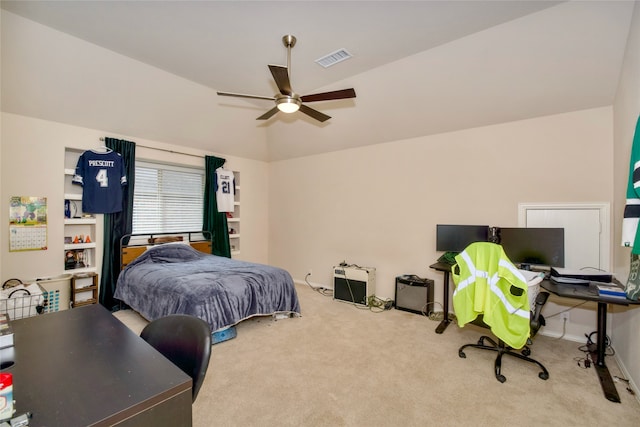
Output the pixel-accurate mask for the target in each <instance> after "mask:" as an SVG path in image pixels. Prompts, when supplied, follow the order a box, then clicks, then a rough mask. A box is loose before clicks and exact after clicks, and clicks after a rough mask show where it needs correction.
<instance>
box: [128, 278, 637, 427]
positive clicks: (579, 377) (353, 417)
mask: <svg viewBox="0 0 640 427" xmlns="http://www.w3.org/2000/svg"><path fill="white" fill-rule="evenodd" d="M297 290H298V295H299V298H300V304H301V307H302V317H299V318H292V319H283V320H277V321H276V320H273V319H272V318H271V317H262V318H254V319H250V320H247V321H245V322H242V323H241V324H239V325H238V326H237V333H238V335H237V337H236V338H234V339H232V340H229V341H226V342H223V343H220V344H216V345H214V346H213V348H212V356H211V362H210V365H209V371H208V372H207V377H206V379H205V382H204V384H203V386H202V388H201V390H200V393H199V395H198V398H197V400H196V402H195V403H194V404H193V424H194V426H196V427H207V426H214V425H215V426H511V425H519V426H541V425H542V426H602V425H615V426H619V427H622V426H637V425H640V404H639V403H638V400H636V397H635V396H633V395H631V394H630V393H629V392H627V390H626V385H625V384H624V383H622V382H618V383H616V387H617V389H618V392H619V393H620V396H621V399H622V403H612V402H610V401H608V400H606V399H605V398H604V395H603V393H602V389H601V387H600V384H599V380H598V377H597V375H596V372H595V370H594V369H593V368H589V369H585V368H583V367H580V366H578V363H577V362H576V360H575V359H576V358H581V357H583V356H584V354H583V353H582V352H581V351H580V350H579V349H578V347H580V344H579V343H575V342H571V341H565V340H558V339H554V338H550V337H545V336H540V335H538V336H537V337H536V338H535V342H534V345H533V347H532V351H533V356H534V357H535V358H537V359H538V360H539V361H540V362H542V363H543V364H544V365H545V366H546V368H547V369H548V370H549V374H550V378H549V380H547V381H543V380H541V379H539V378H538V369H537V368H536V367H535V366H534V365H532V364H529V363H525V362H522V361H519V360H515V359H512V358H505V360H504V361H503V368H502V369H503V370H502V372H503V374H504V375H505V376H506V377H507V381H506V382H505V383H504V384H501V383H499V382H498V381H497V380H496V379H495V376H494V374H493V361H494V358H495V353H493V352H487V351H480V350H474V349H469V350H468V351H467V352H466V353H467V358H466V359H461V358H459V357H458V348H459V347H460V346H461V345H462V344H466V343H471V342H475V341H477V339H478V337H479V336H480V335H481V334H482V333H486V332H487V330H484V329H481V328H477V327H475V326H468V327H465V328H462V329H461V328H459V327H458V326H457V325H456V324H455V323H453V324H451V325H449V327H448V328H447V329H446V331H445V332H444V333H443V334H441V335H439V334H436V333H435V328H436V326H437V324H438V322H435V321H432V320H429V319H428V318H426V317H424V316H421V315H416V314H413V313H408V312H405V311H400V310H389V311H384V312H379V313H375V312H373V311H370V310H368V309H362V308H357V307H356V306H353V305H350V304H347V303H343V302H338V301H334V300H333V299H332V298H331V297H326V296H323V295H321V294H319V293H317V292H314V291H313V290H311V289H310V288H309V287H307V286H306V285H297ZM115 315H116V316H117V317H118V318H120V319H121V320H122V321H123V322H124V323H125V324H127V325H128V326H129V327H130V328H131V329H132V330H134V331H135V332H136V333H139V332H140V330H141V329H142V327H143V326H144V325H145V323H146V322H145V321H144V319H142V318H140V317H139V316H138V315H137V314H136V313H134V312H131V311H121V312H117V313H116V314H115ZM607 365H608V366H609V369H610V371H611V374H612V375H614V376H620V377H621V376H622V374H621V373H620V371H619V369H618V366H617V364H616V362H615V360H614V359H613V358H612V357H608V358H607Z"/></svg>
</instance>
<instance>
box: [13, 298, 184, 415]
mask: <svg viewBox="0 0 640 427" xmlns="http://www.w3.org/2000/svg"><path fill="white" fill-rule="evenodd" d="M11 328H12V329H13V334H14V347H15V357H14V359H15V363H14V364H13V365H12V366H10V367H8V368H5V369H3V371H2V372H11V373H12V374H13V398H14V400H15V406H14V408H15V409H16V415H20V414H23V413H25V412H30V413H31V414H32V416H33V418H32V419H31V420H29V425H30V426H68V427H72V426H113V425H117V426H120V427H124V426H136V427H140V426H154V427H157V426H171V427H175V426H191V422H192V415H191V406H192V397H191V396H192V394H191V377H189V376H188V375H187V374H185V373H184V372H182V370H180V369H179V368H178V367H176V366H175V365H173V364H172V363H171V362H169V360H167V359H166V358H164V357H163V356H162V355H161V354H160V353H158V352H157V351H156V350H155V349H154V348H153V347H151V346H150V345H149V344H147V343H146V342H145V341H144V340H143V339H142V338H140V337H139V336H138V335H136V334H134V333H133V332H132V331H131V330H130V329H129V328H128V327H127V326H125V325H124V324H123V323H122V322H120V320H118V319H116V318H115V317H114V316H113V315H112V314H111V313H110V312H109V311H108V310H107V309H105V308H104V307H103V306H101V305H99V304H94V305H87V306H83V307H78V308H73V309H71V310H64V311H58V312H55V313H48V314H42V315H39V316H34V317H29V318H26V319H20V320H13V321H11Z"/></svg>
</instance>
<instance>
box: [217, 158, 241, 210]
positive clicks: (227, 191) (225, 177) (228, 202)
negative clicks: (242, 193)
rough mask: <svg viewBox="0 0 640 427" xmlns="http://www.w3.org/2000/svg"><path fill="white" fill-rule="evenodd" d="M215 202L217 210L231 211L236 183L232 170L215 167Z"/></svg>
mask: <svg viewBox="0 0 640 427" xmlns="http://www.w3.org/2000/svg"><path fill="white" fill-rule="evenodd" d="M215 184H216V186H215V188H216V203H217V204H218V212H233V203H234V199H235V197H234V196H235V194H236V183H235V179H234V176H233V172H231V171H228V170H225V169H222V168H218V169H216V182H215Z"/></svg>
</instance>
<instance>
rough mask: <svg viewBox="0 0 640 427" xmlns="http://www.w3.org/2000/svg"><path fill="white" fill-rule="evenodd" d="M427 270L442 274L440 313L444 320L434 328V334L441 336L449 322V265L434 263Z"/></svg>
mask: <svg viewBox="0 0 640 427" xmlns="http://www.w3.org/2000/svg"><path fill="white" fill-rule="evenodd" d="M429 268H433V269H434V270H437V271H442V272H443V273H444V288H443V294H444V295H443V298H442V311H443V315H444V318H443V319H442V322H440V324H439V325H438V326H436V334H441V333H443V332H444V330H445V329H447V326H449V323H451V320H449V275H450V274H451V265H449V264H445V263H443V262H436V263H435V264H431V265H430V266H429Z"/></svg>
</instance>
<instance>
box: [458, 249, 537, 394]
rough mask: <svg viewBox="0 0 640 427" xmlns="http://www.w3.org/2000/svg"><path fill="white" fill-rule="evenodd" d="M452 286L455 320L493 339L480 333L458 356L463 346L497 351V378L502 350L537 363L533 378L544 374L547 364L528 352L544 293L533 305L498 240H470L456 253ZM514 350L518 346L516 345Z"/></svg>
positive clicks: (502, 376)
mask: <svg viewBox="0 0 640 427" xmlns="http://www.w3.org/2000/svg"><path fill="white" fill-rule="evenodd" d="M451 274H452V277H453V281H454V284H455V285H456V290H455V291H454V295H453V306H454V310H455V311H456V317H457V319H458V325H459V326H460V327H463V326H464V325H465V324H466V323H473V324H476V325H478V326H482V327H485V328H490V329H491V330H492V332H493V333H494V335H495V336H496V338H497V341H496V340H494V339H492V338H491V337H489V336H486V335H483V336H481V337H480V338H479V340H478V342H477V344H465V345H463V346H462V347H460V349H459V350H458V356H459V357H461V358H466V354H465V353H464V349H465V348H467V347H473V348H479V349H481V350H489V351H495V352H497V353H498V354H497V356H496V360H495V363H494V370H495V376H496V379H497V380H498V381H500V382H501V383H503V382H505V381H506V380H507V379H506V377H505V376H504V375H502V373H501V369H502V356H503V355H508V356H513V357H515V358H518V359H521V360H525V361H527V362H530V363H534V364H536V365H538V367H539V368H540V369H541V371H540V372H539V373H538V377H539V378H540V379H543V380H547V379H548V378H549V372H548V371H547V369H546V368H545V367H544V366H543V365H542V364H541V363H540V362H538V361H537V360H535V359H532V358H531V357H529V356H530V354H531V350H530V348H529V347H528V345H530V344H531V343H532V341H531V338H532V337H533V336H535V334H536V333H537V332H538V330H539V329H540V328H541V327H542V326H544V324H545V321H544V317H543V316H542V314H541V311H542V307H543V306H544V304H545V303H546V301H547V299H548V297H549V294H548V293H546V292H541V293H539V294H538V295H537V297H536V300H535V305H534V308H533V310H531V307H530V304H529V298H528V295H527V290H528V289H527V288H528V285H527V283H526V282H525V279H524V277H522V274H520V273H519V272H518V269H517V268H516V267H515V266H514V265H513V264H512V263H511V261H510V260H509V259H508V258H507V256H506V254H505V253H504V251H503V249H502V247H501V246H500V245H497V244H494V243H488V242H481V243H473V244H471V245H469V246H468V247H467V248H466V249H465V250H464V251H463V252H461V253H460V254H459V255H458V256H456V265H454V266H453V267H452V273H451ZM518 349H519V350H518Z"/></svg>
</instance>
